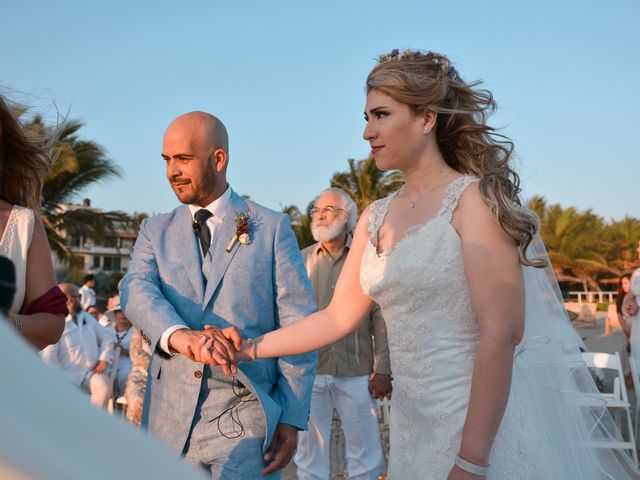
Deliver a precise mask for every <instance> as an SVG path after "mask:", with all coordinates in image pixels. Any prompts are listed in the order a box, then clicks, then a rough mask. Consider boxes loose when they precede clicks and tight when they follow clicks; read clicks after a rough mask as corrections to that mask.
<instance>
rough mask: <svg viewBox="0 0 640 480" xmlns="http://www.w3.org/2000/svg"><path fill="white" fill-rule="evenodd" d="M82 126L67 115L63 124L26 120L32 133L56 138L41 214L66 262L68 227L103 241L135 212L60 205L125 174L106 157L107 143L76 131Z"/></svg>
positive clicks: (70, 231) (125, 226)
mask: <svg viewBox="0 0 640 480" xmlns="http://www.w3.org/2000/svg"><path fill="white" fill-rule="evenodd" d="M23 113H24V112H23ZM82 126H83V124H82V123H80V122H78V121H75V120H68V121H66V122H65V123H64V124H63V125H62V126H61V127H56V128H54V127H48V126H46V125H45V124H44V122H43V120H42V118H41V117H39V116H35V117H33V118H31V119H29V120H27V121H26V122H24V123H23V128H24V129H25V131H26V132H27V133H28V134H29V135H31V136H37V137H41V138H42V137H44V138H53V139H54V141H53V142H52V143H51V145H50V146H49V155H50V157H51V158H52V159H53V163H52V165H51V167H50V169H49V171H48V173H47V176H46V178H45V181H44V186H43V189H42V207H41V209H40V216H41V219H42V221H43V223H44V225H45V229H46V232H47V238H48V239H49V245H50V246H51V249H52V250H53V251H55V252H56V253H57V254H58V256H59V257H60V259H62V260H66V261H67V262H69V260H70V258H69V255H70V252H69V248H68V246H67V242H66V240H65V238H64V237H63V235H64V234H65V232H66V235H82V236H83V237H84V238H87V239H91V240H94V241H95V242H97V243H100V242H102V241H105V240H106V239H107V238H109V237H113V236H114V235H115V232H116V230H119V229H128V228H130V226H131V218H130V217H129V215H127V214H126V213H124V212H121V211H108V212H102V211H98V210H96V209H89V208H78V209H69V210H63V209H61V208H60V205H61V204H68V203H71V202H72V201H73V200H74V199H75V198H76V197H77V196H78V195H80V194H81V193H82V192H83V191H85V190H86V189H87V188H89V187H90V186H92V185H94V184H96V183H100V182H104V181H107V180H110V179H112V178H114V177H115V178H117V177H121V171H120V168H119V167H118V166H117V165H116V164H115V163H114V162H113V161H112V160H111V159H109V158H107V155H106V151H105V150H104V148H103V147H101V146H100V145H98V144H97V143H95V142H93V141H90V140H83V139H82V138H80V136H79V134H78V131H79V130H80V129H81V128H82Z"/></svg>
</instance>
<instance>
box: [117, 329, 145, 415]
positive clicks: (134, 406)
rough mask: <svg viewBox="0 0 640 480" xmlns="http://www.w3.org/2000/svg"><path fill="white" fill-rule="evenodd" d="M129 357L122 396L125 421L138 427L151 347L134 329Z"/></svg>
mask: <svg viewBox="0 0 640 480" xmlns="http://www.w3.org/2000/svg"><path fill="white" fill-rule="evenodd" d="M129 357H130V358H131V372H130V373H129V378H128V379H127V387H126V389H125V391H124V396H125V398H126V399H127V420H129V421H130V422H131V423H133V424H135V425H138V426H139V425H140V423H141V421H142V407H143V406H144V395H145V392H146V390H147V369H148V368H149V359H150V358H151V346H150V345H149V342H147V341H146V340H145V339H144V338H142V335H141V334H140V331H139V330H137V329H135V328H134V329H133V333H132V335H131V344H130V347H129Z"/></svg>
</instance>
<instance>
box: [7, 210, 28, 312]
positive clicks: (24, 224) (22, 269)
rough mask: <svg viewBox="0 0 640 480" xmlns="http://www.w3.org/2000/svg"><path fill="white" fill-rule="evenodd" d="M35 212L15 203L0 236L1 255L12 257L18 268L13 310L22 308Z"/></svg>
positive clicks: (16, 268) (16, 310)
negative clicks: (0, 236)
mask: <svg viewBox="0 0 640 480" xmlns="http://www.w3.org/2000/svg"><path fill="white" fill-rule="evenodd" d="M34 222H35V214H34V213H33V210H30V209H28V208H24V207H20V206H18V205H14V206H13V208H12V209H11V213H10V214H9V220H8V221H7V226H6V227H5V229H4V232H3V233H2V238H0V255H2V256H3V257H7V258H9V259H11V261H12V262H13V265H14V267H15V270H16V292H15V295H14V297H13V303H12V305H11V310H10V311H11V312H18V311H20V308H22V302H23V301H24V295H25V290H26V283H27V282H26V276H27V254H28V252H29V247H30V246H31V237H32V235H33V226H34Z"/></svg>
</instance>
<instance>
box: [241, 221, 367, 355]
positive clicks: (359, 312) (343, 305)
mask: <svg viewBox="0 0 640 480" xmlns="http://www.w3.org/2000/svg"><path fill="white" fill-rule="evenodd" d="M368 212H369V210H368V209H367V210H365V212H363V214H362V216H361V217H360V220H359V222H358V225H357V227H356V231H355V234H354V236H353V240H352V242H351V248H350V250H349V254H348V255H347V258H346V260H345V263H344V267H343V268H342V271H341V272H340V277H339V278H338V282H337V284H336V288H335V291H334V293H333V298H332V299H331V303H330V304H329V305H328V306H327V308H325V309H324V310H320V311H318V312H316V313H314V314H312V315H309V316H308V317H306V318H304V319H303V320H300V321H298V322H295V323H293V324H291V325H288V326H286V327H284V328H279V329H277V330H274V331H272V332H269V333H267V334H266V335H263V336H262V337H259V338H257V339H255V340H254V342H255V345H256V347H255V349H256V352H255V353H256V357H257V358H269V357H282V356H285V355H298V354H300V353H305V352H311V351H314V350H317V349H318V348H320V347H324V346H325V345H330V344H332V343H334V342H336V341H337V340H339V339H341V338H342V337H345V336H346V335H348V334H349V333H351V332H353V331H354V330H355V329H356V328H358V326H359V325H360V323H361V322H362V320H363V319H364V318H365V317H366V315H367V313H368V312H369V310H370V309H371V307H372V305H373V303H372V301H371V299H370V298H369V297H367V296H366V295H365V294H364V293H362V288H361V287H360V262H361V260H362V253H363V251H364V248H365V246H366V244H367V241H368V238H369V233H368V231H367V225H368V222H369V213H368ZM249 346H250V343H249V342H243V345H242V347H243V348H242V350H241V352H240V353H239V359H246V358H247V355H249V354H250V353H251V352H250V351H249V350H248V349H247V348H248V347H249Z"/></svg>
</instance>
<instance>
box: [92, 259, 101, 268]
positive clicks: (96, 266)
mask: <svg viewBox="0 0 640 480" xmlns="http://www.w3.org/2000/svg"><path fill="white" fill-rule="evenodd" d="M93 268H100V257H98V256H95V257H93Z"/></svg>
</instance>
